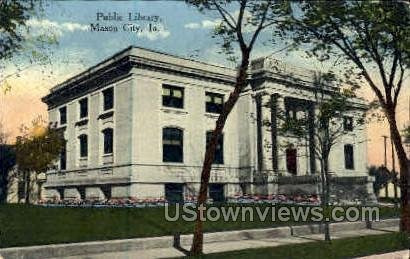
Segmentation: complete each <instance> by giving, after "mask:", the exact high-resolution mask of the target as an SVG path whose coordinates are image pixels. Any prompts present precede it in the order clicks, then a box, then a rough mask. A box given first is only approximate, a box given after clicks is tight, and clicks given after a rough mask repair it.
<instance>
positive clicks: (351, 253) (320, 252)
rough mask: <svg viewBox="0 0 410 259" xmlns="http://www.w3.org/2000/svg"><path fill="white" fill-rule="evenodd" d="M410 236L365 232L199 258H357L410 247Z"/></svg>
mask: <svg viewBox="0 0 410 259" xmlns="http://www.w3.org/2000/svg"><path fill="white" fill-rule="evenodd" d="M408 247H409V241H408V238H407V237H406V236H405V235H404V234H401V233H389V234H381V235H374V236H362V237H353V238H344V239H336V240H333V241H332V242H331V243H330V244H329V243H327V242H324V241H318V242H309V243H304V244H292V245H284V246H278V247H270V248H257V249H246V250H239V251H234V252H224V253H215V254H207V255H204V256H201V257H198V258H223V259H227V258H235V259H238V258H258V259H262V258H273V259H275V258H278V259H282V258H287V259H292V258H295V259H300V258H305V259H317V258H332V259H337V258H353V257H360V256H366V255H373V254H381V253H388V252H393V251H398V250H404V249H408Z"/></svg>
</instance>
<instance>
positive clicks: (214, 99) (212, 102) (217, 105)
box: [205, 92, 224, 113]
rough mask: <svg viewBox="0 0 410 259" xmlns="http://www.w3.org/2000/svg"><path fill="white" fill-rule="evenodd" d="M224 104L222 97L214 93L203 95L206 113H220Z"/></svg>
mask: <svg viewBox="0 0 410 259" xmlns="http://www.w3.org/2000/svg"><path fill="white" fill-rule="evenodd" d="M223 102H224V96H223V95H222V94H216V93H210V92H206V93H205V109H206V112H212V113H221V112H222V107H223Z"/></svg>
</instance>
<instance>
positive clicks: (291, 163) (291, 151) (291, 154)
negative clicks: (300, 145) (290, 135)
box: [286, 148, 298, 175]
mask: <svg viewBox="0 0 410 259" xmlns="http://www.w3.org/2000/svg"><path fill="white" fill-rule="evenodd" d="M286 168H287V169H288V172H289V173H291V174H294V175H296V174H297V172H298V167H297V150H296V149H295V148H287V149H286Z"/></svg>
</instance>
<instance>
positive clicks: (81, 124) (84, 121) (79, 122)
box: [75, 118, 88, 126]
mask: <svg viewBox="0 0 410 259" xmlns="http://www.w3.org/2000/svg"><path fill="white" fill-rule="evenodd" d="M87 124H88V118H86V119H81V120H80V121H77V122H76V123H75V126H84V125H87Z"/></svg>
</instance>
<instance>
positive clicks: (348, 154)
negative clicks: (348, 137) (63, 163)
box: [345, 144, 354, 170]
mask: <svg viewBox="0 0 410 259" xmlns="http://www.w3.org/2000/svg"><path fill="white" fill-rule="evenodd" d="M345 168H346V169H350V170H352V169H354V155H353V145H350V144H348V145H345Z"/></svg>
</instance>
